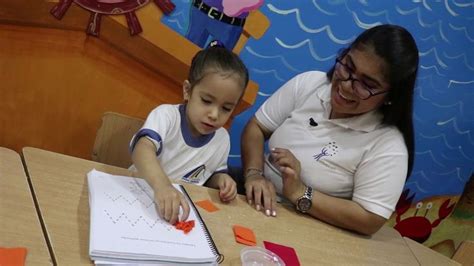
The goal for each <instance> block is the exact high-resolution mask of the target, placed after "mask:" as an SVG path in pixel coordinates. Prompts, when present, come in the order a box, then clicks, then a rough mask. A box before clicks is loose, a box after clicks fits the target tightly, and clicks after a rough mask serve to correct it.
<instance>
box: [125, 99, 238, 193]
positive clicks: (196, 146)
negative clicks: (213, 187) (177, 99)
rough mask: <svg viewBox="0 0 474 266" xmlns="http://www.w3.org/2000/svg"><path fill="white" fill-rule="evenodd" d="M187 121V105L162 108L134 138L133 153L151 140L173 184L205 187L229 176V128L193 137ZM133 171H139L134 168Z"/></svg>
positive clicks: (154, 111) (157, 156)
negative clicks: (216, 177)
mask: <svg viewBox="0 0 474 266" xmlns="http://www.w3.org/2000/svg"><path fill="white" fill-rule="evenodd" d="M189 128H190V127H189V125H188V122H187V120H186V105H182V104H181V105H171V104H162V105H160V106H158V107H156V108H155V109H154V110H152V111H151V112H150V114H149V115H148V117H147V119H146V121H145V124H144V125H143V127H142V128H141V129H140V130H139V131H138V132H137V133H136V134H135V135H134V136H133V138H132V140H131V142H130V150H131V151H133V149H134V147H135V145H136V144H137V142H138V140H139V139H140V138H142V137H146V138H148V139H149V140H150V141H151V142H153V144H154V145H155V147H156V158H157V159H158V161H159V162H160V166H161V167H162V169H163V171H164V172H165V173H166V175H167V176H168V177H169V178H170V179H171V180H173V181H178V180H181V181H185V182H189V183H193V184H196V185H200V186H202V185H203V184H204V183H205V182H206V181H207V180H208V179H209V178H210V177H211V176H212V175H213V174H215V173H221V172H227V158H228V157H229V151H230V139H229V134H228V133H227V130H226V129H225V128H219V129H217V130H216V131H215V132H213V133H210V134H208V135H203V136H197V137H195V136H193V135H192V133H191V131H190V129H189ZM130 170H133V171H136V168H135V166H134V165H132V166H130Z"/></svg>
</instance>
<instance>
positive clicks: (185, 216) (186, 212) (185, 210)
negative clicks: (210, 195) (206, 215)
mask: <svg viewBox="0 0 474 266" xmlns="http://www.w3.org/2000/svg"><path fill="white" fill-rule="evenodd" d="M181 207H182V208H183V214H182V215H181V221H186V220H187V219H188V217H189V205H188V202H187V201H186V200H185V199H184V198H181Z"/></svg>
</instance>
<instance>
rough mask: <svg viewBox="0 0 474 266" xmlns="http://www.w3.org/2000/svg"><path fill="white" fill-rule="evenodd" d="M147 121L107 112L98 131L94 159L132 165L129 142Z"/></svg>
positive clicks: (111, 163) (107, 162)
mask: <svg viewBox="0 0 474 266" xmlns="http://www.w3.org/2000/svg"><path fill="white" fill-rule="evenodd" d="M144 122H145V121H144V120H143V119H139V118H134V117H131V116H127V115H124V114H119V113H114V112H105V113H104V115H103V116H102V125H101V126H100V128H99V130H98V131H97V135H96V138H95V143H94V148H93V150H92V160H94V161H96V162H101V163H105V164H109V165H114V166H119V167H123V168H128V167H129V166H130V165H132V158H131V155H130V152H129V148H128V146H129V143H130V140H131V139H132V136H133V135H134V134H135V133H136V132H137V131H138V130H139V129H140V128H141V127H142V125H143V123H144Z"/></svg>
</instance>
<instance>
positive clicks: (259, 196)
mask: <svg viewBox="0 0 474 266" xmlns="http://www.w3.org/2000/svg"><path fill="white" fill-rule="evenodd" d="M245 192H246V194H247V201H248V203H249V204H250V205H252V203H254V204H255V209H256V210H257V211H260V210H262V211H263V210H265V214H266V215H267V216H270V215H271V216H276V192H275V186H274V185H273V183H272V182H270V181H269V180H267V179H266V178H265V177H263V176H261V175H253V176H251V177H248V178H246V179H245Z"/></svg>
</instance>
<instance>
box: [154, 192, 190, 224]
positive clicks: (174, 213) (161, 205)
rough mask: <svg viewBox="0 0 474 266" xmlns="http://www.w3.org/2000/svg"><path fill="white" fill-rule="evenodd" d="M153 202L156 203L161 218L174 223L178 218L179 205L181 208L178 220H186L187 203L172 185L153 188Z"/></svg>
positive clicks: (187, 213)
mask: <svg viewBox="0 0 474 266" xmlns="http://www.w3.org/2000/svg"><path fill="white" fill-rule="evenodd" d="M155 202H156V203H157V204H158V207H157V211H158V214H159V215H160V216H161V218H162V219H164V220H165V221H167V222H169V223H170V224H175V223H176V222H177V221H178V219H179V217H178V216H179V207H180V206H181V207H182V208H183V214H182V215H181V219H180V221H186V219H188V216H189V205H188V202H187V201H186V199H185V198H184V196H183V194H182V193H181V192H179V191H178V190H176V189H175V188H174V187H173V186H172V185H170V186H164V187H162V188H159V189H156V190H155Z"/></svg>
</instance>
